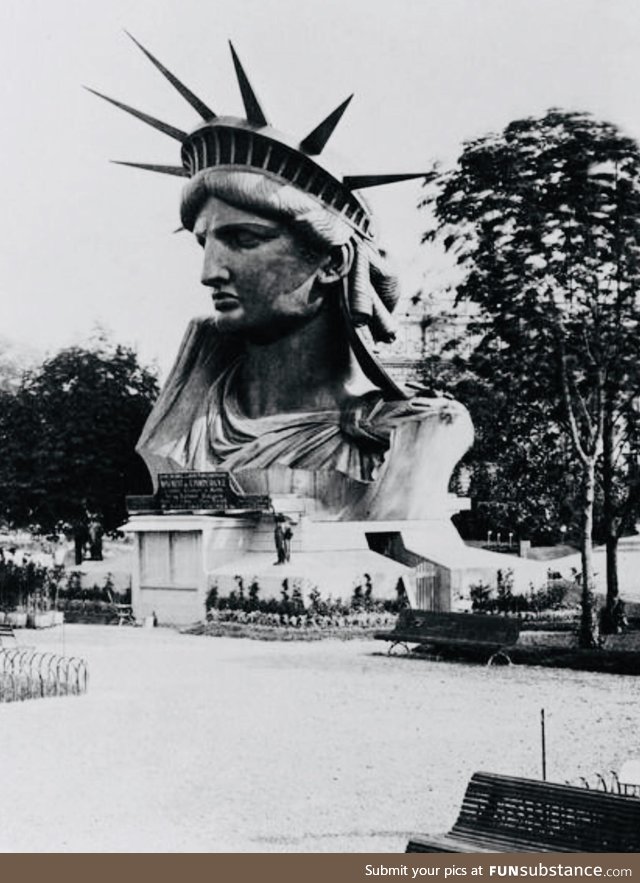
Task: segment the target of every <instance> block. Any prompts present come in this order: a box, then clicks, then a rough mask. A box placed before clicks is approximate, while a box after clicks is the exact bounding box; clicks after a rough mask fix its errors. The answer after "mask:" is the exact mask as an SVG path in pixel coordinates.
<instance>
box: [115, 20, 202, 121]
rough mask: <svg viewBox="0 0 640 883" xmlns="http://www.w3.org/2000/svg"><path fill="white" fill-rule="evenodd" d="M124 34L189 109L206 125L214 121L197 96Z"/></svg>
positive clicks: (132, 38)
mask: <svg viewBox="0 0 640 883" xmlns="http://www.w3.org/2000/svg"><path fill="white" fill-rule="evenodd" d="M125 34H126V35H127V37H129V39H130V40H133V42H134V43H135V44H136V46H137V47H138V49H140V50H141V52H144V54H145V55H146V56H147V58H148V59H149V61H150V62H151V63H152V64H153V65H155V66H156V67H157V68H158V70H159V71H160V73H161V74H162V75H163V76H164V77H166V78H167V80H169V82H170V83H171V85H172V86H173V87H174V89H177V91H178V92H179V93H180V94H181V95H182V97H183V98H184V99H185V100H186V101H188V102H189V104H190V105H191V107H193V109H194V110H195V111H196V112H197V113H199V114H200V116H201V117H202V119H203V120H204V121H205V122H206V123H208V122H209V120H213V119H215V117H216V115H215V113H214V112H213V111H212V110H211V109H210V108H209V107H207V105H206V104H205V103H204V102H203V101H201V100H200V99H199V98H198V96H197V95H194V94H193V92H192V91H191V90H190V89H188V88H187V87H186V86H185V85H184V84H183V83H181V82H180V80H179V79H178V78H177V77H175V76H174V75H173V74H172V73H171V71H169V70H167V68H166V67H165V66H164V65H163V64H161V63H160V62H159V61H158V59H157V58H155V57H154V56H153V55H152V54H151V53H150V52H149V50H148V49H145V48H144V46H143V45H142V43H139V42H138V41H137V40H136V38H135V37H134V36H133V34H130V33H129V31H127V30H126V29H125Z"/></svg>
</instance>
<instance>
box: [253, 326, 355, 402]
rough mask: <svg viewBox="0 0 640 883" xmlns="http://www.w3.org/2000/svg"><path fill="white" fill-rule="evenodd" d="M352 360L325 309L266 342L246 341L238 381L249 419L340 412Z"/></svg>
mask: <svg viewBox="0 0 640 883" xmlns="http://www.w3.org/2000/svg"><path fill="white" fill-rule="evenodd" d="M350 371H351V358H350V350H349V345H348V342H347V339H346V334H345V333H344V332H343V330H342V328H341V326H340V322H339V319H338V317H336V316H334V315H333V314H332V312H331V311H329V310H322V311H321V312H320V313H319V314H318V315H317V316H315V317H314V318H313V319H312V320H311V321H310V322H308V323H307V324H306V325H303V326H302V327H300V328H297V329H295V330H294V331H292V332H291V333H289V334H286V335H284V336H282V337H279V338H278V339H277V340H274V341H271V342H267V343H253V342H247V343H245V356H244V359H243V360H242V363H241V365H240V370H239V374H238V381H237V397H238V403H239V405H240V407H241V408H242V410H243V411H244V413H245V414H246V415H247V416H248V417H254V418H255V417H266V416H269V415H272V414H281V413H286V412H293V411H321V410H327V409H333V408H339V407H340V405H341V404H342V402H343V401H344V399H345V398H346V397H347V392H346V390H345V385H346V384H347V382H348V381H349V378H350Z"/></svg>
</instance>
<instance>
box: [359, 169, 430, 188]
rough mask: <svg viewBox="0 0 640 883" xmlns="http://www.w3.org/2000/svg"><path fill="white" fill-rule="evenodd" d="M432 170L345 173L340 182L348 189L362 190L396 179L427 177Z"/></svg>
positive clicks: (394, 182) (390, 182)
mask: <svg viewBox="0 0 640 883" xmlns="http://www.w3.org/2000/svg"><path fill="white" fill-rule="evenodd" d="M432 174H433V173H432V172H409V173H407V174H405V175H345V177H344V178H343V179H342V183H343V184H344V186H345V187H348V188H349V190H364V188H365V187H377V186H378V185H379V184H396V183H397V182H398V181H410V180H412V179H413V178H429V177H430V176H431V175H432Z"/></svg>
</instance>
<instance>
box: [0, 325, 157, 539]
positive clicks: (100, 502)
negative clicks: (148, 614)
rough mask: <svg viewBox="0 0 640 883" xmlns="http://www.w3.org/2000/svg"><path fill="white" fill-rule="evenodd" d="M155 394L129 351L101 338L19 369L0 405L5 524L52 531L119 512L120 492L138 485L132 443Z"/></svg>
mask: <svg viewBox="0 0 640 883" xmlns="http://www.w3.org/2000/svg"><path fill="white" fill-rule="evenodd" d="M157 392H158V384H157V379H156V377H155V374H154V373H153V372H152V371H150V370H148V369H146V368H144V367H142V366H141V365H140V364H139V362H138V358H137V355H136V353H135V352H134V351H133V350H132V349H130V348H127V347H124V346H120V345H112V344H110V343H109V342H108V341H107V340H105V338H104V337H102V338H100V339H99V340H98V341H97V342H95V343H94V344H93V345H92V347H91V348H85V347H79V346H77V347H71V348H69V349H65V350H62V351H61V352H59V353H58V354H57V355H56V356H54V357H53V358H51V359H49V360H47V361H46V362H44V364H43V365H42V366H41V367H39V368H37V369H35V370H33V371H31V372H30V373H28V374H27V375H26V376H25V378H24V379H23V382H22V384H21V385H20V387H19V388H18V390H17V391H16V392H15V393H13V394H12V393H4V402H3V404H4V408H3V407H1V406H0V411H1V413H2V416H1V417H0V442H1V443H2V447H3V463H2V466H0V503H1V504H2V506H3V509H4V516H5V519H6V520H7V521H9V522H10V523H14V524H16V525H20V526H22V525H24V526H27V525H33V524H34V523H36V524H38V525H40V526H41V527H42V528H44V529H53V528H54V527H55V525H56V524H57V523H59V522H60V521H63V522H69V523H74V522H77V521H79V520H82V519H83V518H85V517H86V514H87V513H96V514H98V515H99V516H100V517H101V519H102V521H103V524H104V526H105V527H106V528H107V529H113V528H115V527H117V526H118V525H119V524H121V523H122V521H123V520H124V518H125V516H126V510H125V494H127V493H135V492H140V491H142V490H144V489H145V488H146V483H147V478H146V470H145V468H144V465H143V464H142V461H141V460H140V459H139V458H138V456H137V455H136V454H135V452H134V447H135V444H136V442H137V439H138V436H139V434H140V431H141V429H142V426H143V424H144V421H145V419H146V417H147V415H148V413H149V411H150V409H151V405H152V403H153V401H154V400H155V398H156V396H157Z"/></svg>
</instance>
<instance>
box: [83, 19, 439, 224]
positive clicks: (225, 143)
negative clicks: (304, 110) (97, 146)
mask: <svg viewBox="0 0 640 883" xmlns="http://www.w3.org/2000/svg"><path fill="white" fill-rule="evenodd" d="M128 36H129V37H131V39H132V40H133V42H134V43H135V44H136V45H137V46H138V47H139V48H140V49H141V50H142V52H144V54H145V55H146V56H147V58H148V59H149V60H150V61H151V62H152V63H153V64H154V65H155V66H156V68H157V69H158V70H159V71H160V72H161V73H162V74H163V75H164V76H165V77H166V78H167V80H169V82H170V83H171V85H172V86H174V88H175V89H177V90H178V92H179V93H180V94H181V95H182V97H183V98H185V99H186V101H188V102H189V104H190V105H191V106H192V107H193V108H194V110H196V111H197V112H198V113H199V114H200V116H201V117H202V120H203V122H202V123H200V124H199V125H198V126H197V127H196V128H195V129H194V130H193V131H192V132H183V131H182V130H180V129H177V128H175V127H174V126H171V125H169V124H168V123H164V122H162V121H161V120H158V119H156V118H155V117H152V116H149V115H148V114H146V113H143V112H142V111H140V110H136V109H135V108H134V107H130V106H129V105H128V104H123V103H122V102H121V101H116V100H115V99H114V98H109V97H108V96H107V95H103V94H102V93H101V92H96V91H95V90H94V89H89V91H90V92H93V94H94V95H98V96H99V97H100V98H104V99H105V100H106V101H109V102H111V104H114V105H115V106H116V107H119V108H120V109H121V110H125V111H126V112H127V113H130V114H133V116H135V117H137V118H138V119H139V120H142V121H143V122H144V123H147V124H148V125H150V126H153V127H154V128H155V129H159V130H160V131H161V132H164V133H165V134H166V135H169V136H171V137H172V138H175V139H176V140H177V141H180V143H181V144H182V150H181V161H182V165H180V166H166V165H158V164H151V163H136V162H120V164H121V165H128V166H134V167H135V168H140V169H147V170H149V171H153V172H161V173H163V174H167V175H178V176H180V177H192V176H193V175H196V174H197V173H198V172H201V171H202V170H203V169H214V168H219V169H233V170H236V171H254V172H259V173H260V174H263V175H266V176H267V177H271V178H274V179H275V180H279V181H285V182H287V183H289V184H292V185H294V186H295V187H297V188H298V189H300V190H302V191H304V192H305V193H308V194H309V195H310V196H313V197H314V198H316V199H317V200H318V201H319V202H320V203H322V205H324V206H325V207H326V208H328V209H329V210H330V211H332V212H334V213H336V214H338V215H339V216H340V217H342V218H343V219H344V220H345V221H346V222H347V223H348V224H350V225H351V227H353V228H354V229H355V230H357V231H358V232H359V233H360V234H361V235H362V236H364V237H365V238H367V239H370V238H371V237H372V218H371V214H370V212H369V209H368V208H367V206H366V204H365V203H364V202H363V201H362V200H361V199H360V198H359V196H358V194H357V192H356V191H357V190H361V189H363V188H365V187H373V186H375V185H377V184H389V183H393V182H396V181H406V180H408V179H410V178H420V177H424V176H425V173H424V172H417V173H407V174H392V175H346V174H344V175H343V174H340V172H339V171H337V169H336V168H335V167H334V163H332V160H331V158H330V157H328V156H327V155H326V154H325V153H323V151H324V148H325V146H326V144H327V142H328V140H329V138H330V137H331V135H332V133H333V131H334V129H335V128H336V126H337V124H338V122H339V121H340V118H341V117H342V115H343V113H344V111H345V110H346V108H347V105H348V104H349V102H350V101H351V99H352V98H353V96H352V95H351V96H349V98H347V99H346V101H343V102H342V104H340V105H339V106H338V107H337V108H336V109H335V110H334V111H333V112H332V113H330V114H329V116H327V117H326V118H325V119H324V120H322V122H321V123H320V124H319V125H317V126H316V127H315V128H314V129H313V130H312V131H311V132H310V133H309V134H308V135H307V136H306V137H304V138H303V139H302V140H301V141H300V142H295V141H294V140H292V139H290V138H288V137H287V136H286V135H283V134H282V133H281V132H279V131H278V130H277V129H274V128H273V127H272V126H271V125H270V124H269V122H268V120H267V118H266V116H265V114H264V112H263V110H262V107H261V105H260V103H259V101H258V99H257V97H256V94H255V92H254V90H253V88H252V86H251V83H250V82H249V79H248V77H247V75H246V73H245V71H244V68H243V67H242V64H241V63H240V59H239V58H238V56H237V54H236V52H235V50H234V48H233V45H232V44H231V43H230V44H229V45H230V46H231V55H232V58H233V63H234V66H235V70H236V76H237V78H238V83H239V86H240V92H241V94H242V100H243V103H244V108H245V112H246V115H247V116H246V119H239V118H236V117H229V116H217V115H216V114H215V113H214V112H213V111H212V110H211V109H210V108H209V107H208V106H207V105H206V104H205V103H204V102H203V101H201V100H200V98H198V97H197V96H196V95H194V94H193V92H191V90H190V89H188V88H187V87H186V86H185V85H184V84H183V83H181V82H180V80H178V78H177V77H175V76H174V75H173V74H172V73H171V71H169V70H167V68H166V67H165V66H164V65H163V64H161V63H160V62H159V61H158V59H157V58H155V57H154V56H153V55H152V54H151V53H150V52H149V51H148V50H147V49H145V48H144V46H142V45H141V44H140V43H139V42H138V41H137V40H136V39H135V38H134V37H132V36H131V34H128Z"/></svg>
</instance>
